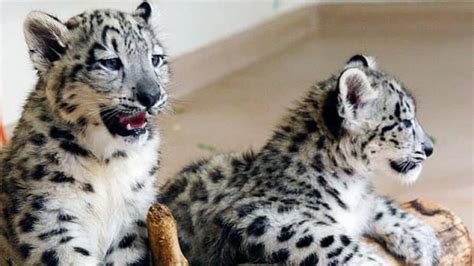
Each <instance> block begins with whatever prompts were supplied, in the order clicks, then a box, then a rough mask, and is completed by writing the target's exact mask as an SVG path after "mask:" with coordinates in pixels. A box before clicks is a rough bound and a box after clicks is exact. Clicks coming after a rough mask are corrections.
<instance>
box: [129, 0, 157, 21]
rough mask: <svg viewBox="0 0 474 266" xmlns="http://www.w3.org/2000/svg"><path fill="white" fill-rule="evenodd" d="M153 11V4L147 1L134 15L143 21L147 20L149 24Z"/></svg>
mask: <svg viewBox="0 0 474 266" xmlns="http://www.w3.org/2000/svg"><path fill="white" fill-rule="evenodd" d="M151 11H152V8H151V4H150V3H149V2H147V1H144V2H142V3H141V4H140V5H139V6H138V7H137V9H136V10H135V12H134V13H133V15H134V16H138V17H140V18H142V19H143V20H145V22H147V23H148V20H149V19H150V17H151Z"/></svg>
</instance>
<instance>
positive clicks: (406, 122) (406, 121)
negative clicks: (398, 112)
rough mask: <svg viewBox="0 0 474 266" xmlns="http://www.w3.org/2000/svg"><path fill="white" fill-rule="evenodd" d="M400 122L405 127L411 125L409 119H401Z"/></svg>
mask: <svg viewBox="0 0 474 266" xmlns="http://www.w3.org/2000/svg"><path fill="white" fill-rule="evenodd" d="M402 123H403V124H404V125H405V126H406V127H411V125H412V123H411V120H410V119H403V120H402Z"/></svg>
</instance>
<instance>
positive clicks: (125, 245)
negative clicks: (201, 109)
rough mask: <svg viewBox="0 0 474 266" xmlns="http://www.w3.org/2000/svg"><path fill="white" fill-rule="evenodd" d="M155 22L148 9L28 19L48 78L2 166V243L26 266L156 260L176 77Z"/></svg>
mask: <svg viewBox="0 0 474 266" xmlns="http://www.w3.org/2000/svg"><path fill="white" fill-rule="evenodd" d="M150 16H151V6H150V5H149V4H148V3H146V2H143V3H142V4H141V5H140V6H139V7H138V8H137V9H136V11H135V12H133V13H124V12H120V11H115V10H92V11H87V12H84V13H82V14H80V15H77V16H75V17H72V18H71V19H69V20H68V21H67V22H65V23H63V22H61V21H60V20H59V19H57V18H55V17H52V16H50V15H48V14H45V13H42V12H32V13H30V14H29V15H28V17H27V19H26V21H25V28H24V30H25V36H26V41H27V44H28V47H29V49H30V50H29V53H30V57H31V60H32V62H33V65H34V66H35V68H36V69H37V72H38V79H39V80H38V83H37V85H36V88H35V89H34V91H32V92H31V94H30V95H29V97H28V100H27V102H26V104H25V106H24V111H23V114H22V116H21V119H20V121H19V123H18V126H17V127H16V129H15V131H14V134H13V138H12V140H11V142H10V143H9V145H8V146H7V147H6V149H5V150H4V151H3V152H2V158H1V163H0V178H1V179H0V180H1V182H0V185H1V190H0V202H1V204H0V205H1V206H0V207H1V213H0V214H1V215H0V221H1V223H0V231H1V237H0V238H1V239H0V240H2V241H5V242H7V243H8V244H9V245H10V246H11V248H12V249H13V250H16V252H17V253H18V256H19V257H20V262H18V265H40V264H41V265H43V264H45V265H105V264H107V265H112V264H114V263H115V265H125V264H127V265H147V264H149V256H148V249H147V244H148V241H147V233H146V227H145V226H144V220H145V215H146V211H147V209H148V207H149V206H150V204H151V203H153V202H154V201H155V199H156V189H155V177H154V174H155V172H156V170H157V169H158V166H159V143H160V136H159V132H158V129H157V124H156V121H155V120H156V119H155V117H156V115H157V114H158V113H159V112H160V111H161V110H162V108H163V106H164V105H165V104H166V102H167V95H166V92H165V91H164V87H165V86H166V84H167V82H168V75H169V73H168V72H169V70H168V65H167V63H166V57H165V54H164V51H163V48H162V46H161V44H160V42H159V41H158V39H157V37H156V35H155V32H154V30H153V27H152V25H151V21H150ZM137 114H139V115H138V116H137ZM137 117H138V118H137ZM145 117H146V118H145ZM124 119H128V120H133V121H135V122H134V123H135V124H136V123H138V124H140V125H141V126H144V127H140V128H139V127H136V128H135V127H133V128H131V126H130V125H129V124H131V123H132V122H123V121H125V120H124ZM144 119H147V123H146V122H144V121H146V120H144ZM128 120H127V121H128ZM120 121H122V122H120ZM137 121H138V122H137ZM120 123H121V124H120ZM125 125H127V126H129V127H130V128H131V129H127V127H125ZM145 125H146V126H145ZM5 263H6V262H5ZM0 264H2V265H3V262H1V261H0Z"/></svg>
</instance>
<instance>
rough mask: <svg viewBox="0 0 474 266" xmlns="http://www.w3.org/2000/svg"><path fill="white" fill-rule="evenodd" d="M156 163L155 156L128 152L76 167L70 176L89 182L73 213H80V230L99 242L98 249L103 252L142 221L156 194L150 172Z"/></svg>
mask: <svg viewBox="0 0 474 266" xmlns="http://www.w3.org/2000/svg"><path fill="white" fill-rule="evenodd" d="M156 163H157V157H156V155H155V156H154V155H152V154H150V155H149V156H147V158H140V157H139V156H133V154H129V155H128V156H127V157H126V158H118V159H115V160H110V161H109V162H108V163H107V164H100V165H99V164H89V165H85V166H84V167H75V171H73V172H74V173H73V175H74V176H78V177H81V178H80V179H81V182H84V183H87V184H89V185H90V187H89V189H88V191H85V192H83V193H81V195H80V196H79V197H78V198H77V199H76V201H77V202H79V206H81V207H80V208H78V209H76V210H75V212H76V213H77V212H80V214H79V215H78V216H79V217H81V220H82V221H84V222H83V224H84V226H83V230H84V231H86V232H87V235H88V236H90V240H92V241H94V242H96V243H97V244H98V247H99V249H101V250H100V252H103V253H105V252H106V249H107V248H108V247H109V246H110V245H111V244H112V243H114V242H116V241H118V237H119V236H120V235H121V234H123V232H125V231H127V230H130V228H131V227H133V226H135V224H136V222H137V221H139V220H140V221H143V220H145V215H146V212H147V210H148V208H149V206H150V205H151V204H152V203H153V202H154V200H155V196H156V195H155V194H156V193H155V187H154V183H155V182H154V178H155V177H154V176H152V175H150V169H151V168H153V166H155V165H156Z"/></svg>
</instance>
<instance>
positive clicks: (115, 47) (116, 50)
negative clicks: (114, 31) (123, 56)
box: [112, 39, 118, 52]
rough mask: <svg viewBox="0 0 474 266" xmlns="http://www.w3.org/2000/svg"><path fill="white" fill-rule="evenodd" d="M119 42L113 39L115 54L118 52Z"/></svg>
mask: <svg viewBox="0 0 474 266" xmlns="http://www.w3.org/2000/svg"><path fill="white" fill-rule="evenodd" d="M117 46H118V45H117V40H115V39H112V47H113V48H114V51H115V52H118V47H117Z"/></svg>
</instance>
